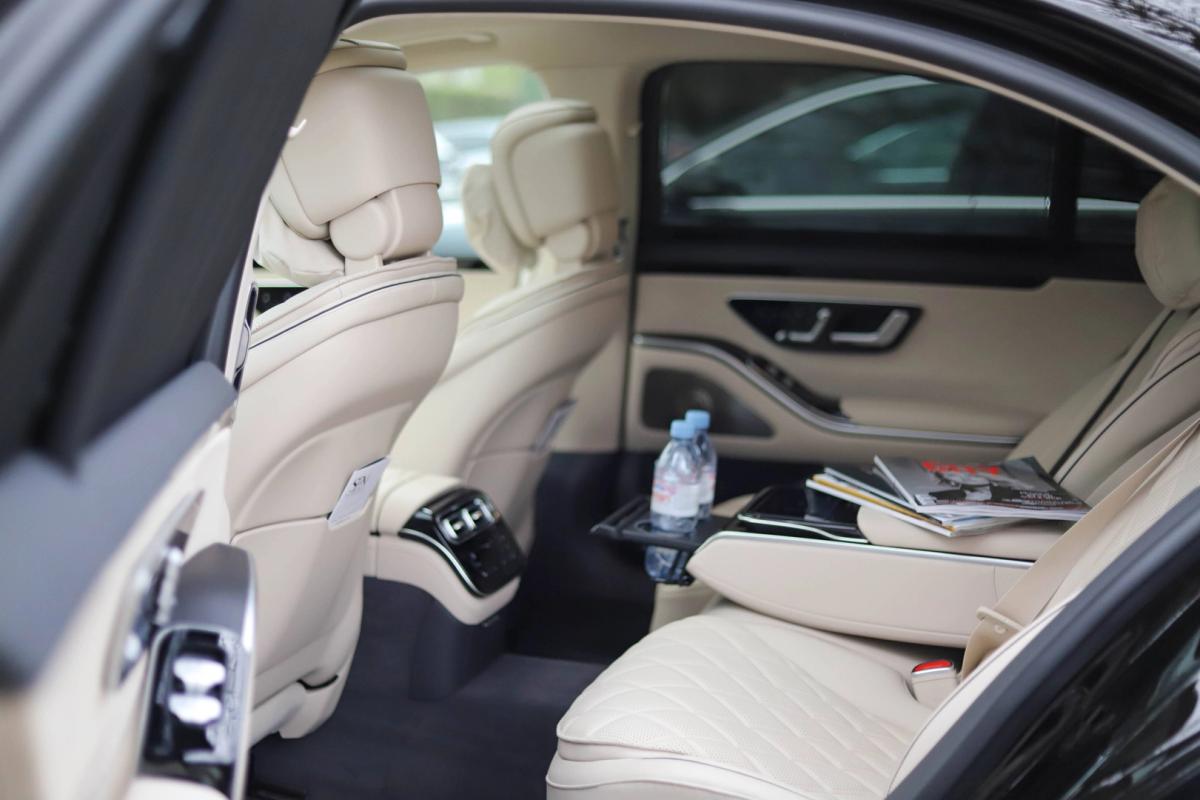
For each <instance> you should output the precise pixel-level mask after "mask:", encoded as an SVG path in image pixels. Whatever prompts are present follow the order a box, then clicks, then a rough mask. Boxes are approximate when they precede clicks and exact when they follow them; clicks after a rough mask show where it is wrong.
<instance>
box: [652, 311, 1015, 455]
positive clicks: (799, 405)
mask: <svg viewBox="0 0 1200 800" xmlns="http://www.w3.org/2000/svg"><path fill="white" fill-rule="evenodd" d="M633 344H634V346H636V347H645V348H647V349H649V350H670V351H674V352H679V353H689V354H691V355H697V356H704V357H706V358H710V359H712V360H713V361H717V362H720V363H721V364H723V365H725V366H726V367H729V368H730V369H732V370H733V371H734V372H736V373H738V374H739V375H741V376H742V377H743V378H745V379H746V380H747V381H749V382H750V383H752V384H754V385H755V387H757V388H758V389H759V390H760V391H762V392H763V393H764V394H766V395H768V396H769V397H771V399H773V400H774V401H775V402H777V403H779V405H781V406H783V407H784V408H785V409H787V410H788V411H790V412H791V413H792V414H794V415H795V416H797V417H799V418H800V419H802V420H804V421H805V422H807V423H809V424H810V425H813V426H814V427H817V428H821V429H822V430H826V431H829V432H831V433H838V434H844V435H847V436H870V437H874V438H881V439H915V440H918V441H924V442H951V443H955V444H971V445H982V446H992V447H1012V446H1013V445H1015V444H1016V443H1017V442H1019V441H1020V437H1018V436H1008V435H1005V434H991V433H953V432H950V431H923V430H913V429H910V428H890V427H885V426H882V425H863V424H860V423H857V422H854V421H853V420H850V419H848V418H846V417H842V416H838V415H835V414H829V413H827V412H825V411H822V410H821V409H819V408H814V407H813V406H811V405H809V404H808V403H804V402H802V401H800V400H797V399H796V398H794V397H792V396H791V395H789V394H787V393H786V392H784V391H783V390H782V389H780V388H779V387H778V386H776V385H775V384H774V383H773V382H772V381H771V380H770V379H769V378H767V377H766V376H765V375H762V374H760V373H759V372H757V371H756V370H754V369H751V368H750V366H748V365H747V364H746V363H745V362H743V361H742V360H741V359H738V358H735V357H734V356H732V355H730V354H729V353H727V352H725V351H724V350H722V349H721V348H719V347H715V346H713V345H711V344H709V343H707V342H702V341H697V340H695V339H688V338H686V337H675V336H655V335H653V334H642V333H639V334H635V335H634V337H633Z"/></svg>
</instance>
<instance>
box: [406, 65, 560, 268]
mask: <svg viewBox="0 0 1200 800" xmlns="http://www.w3.org/2000/svg"><path fill="white" fill-rule="evenodd" d="M418 77H419V78H420V81H421V85H422V86H423V87H424V88H425V95H426V97H428V99H429V110H430V113H431V114H432V115H433V127H434V131H435V132H436V134H437V147H438V160H439V161H440V162H441V170H442V187H441V190H440V194H441V197H442V217H443V220H444V222H443V231H442V238H441V239H439V240H438V243H437V244H436V245H435V246H434V252H435V253H438V254H439V255H444V256H451V257H453V258H457V259H459V260H460V262H463V261H467V262H470V261H474V260H475V259H476V256H475V253H474V252H473V251H472V250H471V247H470V245H469V244H468V243H467V238H466V234H465V233H464V231H463V216H462V205H461V203H460V189H461V186H462V177H463V174H464V173H465V172H466V170H467V168H468V167H470V166H471V165H472V164H487V163H489V162H490V161H491V149H490V143H491V139H492V134H493V133H494V132H495V131H496V126H497V125H499V124H500V120H501V119H503V118H504V115H505V114H507V113H508V112H510V111H512V110H513V109H515V108H519V107H520V106H523V105H525V104H527V103H532V102H535V101H537V100H543V99H545V98H546V89H545V86H543V85H542V82H541V80H540V79H539V78H538V76H537V75H536V74H534V73H533V72H532V71H530V70H528V69H525V68H524V67H519V66H515V65H510V64H500V65H492V66H486V67H466V68H462V69H452V70H441V71H437V72H426V73H423V74H421V75H418Z"/></svg>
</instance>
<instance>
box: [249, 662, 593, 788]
mask: <svg viewBox="0 0 1200 800" xmlns="http://www.w3.org/2000/svg"><path fill="white" fill-rule="evenodd" d="M359 655H363V653H361V652H360V654H359ZM360 666H366V665H364V664H360V663H358V659H357V658H356V663H355V665H354V668H353V669H351V671H350V680H349V683H348V684H347V686H346V692H345V694H344V695H343V696H342V701H341V703H340V704H339V706H338V709H337V712H336V713H335V714H334V715H333V717H331V718H330V720H329V721H328V722H326V723H325V724H324V725H323V726H322V727H321V728H320V729H318V730H317V731H316V732H314V733H312V734H310V735H309V736H306V737H304V738H302V739H296V740H284V739H281V738H279V737H278V736H272V737H270V738H268V739H265V740H264V741H263V742H261V743H260V744H259V745H257V746H256V747H255V748H254V751H253V752H254V762H253V763H254V766H253V769H254V778H255V779H256V780H257V781H261V782H263V783H267V784H274V785H277V786H282V787H287V788H289V789H295V790H300V791H303V792H305V793H306V794H307V797H308V798H309V800H368V798H369V799H370V800H378V799H379V798H388V799H389V800H391V798H426V799H427V800H438V798H480V799H481V800H482V799H483V798H542V797H545V793H546V789H545V783H544V778H545V774H546V768H547V767H548V766H549V764H550V759H551V758H552V757H553V755H554V748H555V745H556V739H555V735H554V727H555V725H556V724H557V723H558V720H559V718H560V717H561V716H562V714H563V712H564V711H566V709H567V706H569V705H570V704H571V702H572V701H573V700H574V699H575V697H576V696H578V694H579V693H580V692H581V691H583V689H584V688H585V687H586V686H587V685H588V684H589V683H590V682H591V681H592V680H593V679H594V678H595V677H596V675H598V674H599V673H600V670H601V669H602V667H601V666H599V665H597V664H585V663H580V662H576V661H563V660H557V659H547V658H536V657H532V656H523V655H516V654H506V655H503V656H501V657H500V658H499V660H498V661H496V662H495V663H493V664H492V665H491V666H490V667H488V668H487V669H486V670H485V671H484V672H483V673H481V674H480V675H478V676H477V677H476V678H475V679H474V680H472V681H471V682H470V683H468V684H467V685H466V686H464V687H463V688H461V689H459V690H458V691H457V692H456V693H455V694H453V695H451V696H450V697H448V698H446V699H444V700H440V701H436V702H419V701H415V700H411V699H408V698H407V697H405V696H403V693H401V692H392V691H389V690H388V689H387V688H386V686H387V684H386V680H385V678H386V676H381V675H378V674H376V675H371V674H368V671H367V670H360V669H359V667H360ZM372 671H373V670H372ZM356 676H358V678H359V679H358V680H356V679H355V678H356Z"/></svg>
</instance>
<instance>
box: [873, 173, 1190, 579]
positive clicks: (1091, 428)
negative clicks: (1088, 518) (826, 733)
mask: <svg viewBox="0 0 1200 800" xmlns="http://www.w3.org/2000/svg"><path fill="white" fill-rule="evenodd" d="M1136 251H1137V261H1138V266H1139V267H1140V269H1141V273H1142V277H1143V278H1144V280H1145V281H1146V285H1147V286H1148V287H1149V289H1150V291H1151V292H1152V293H1153V294H1154V296H1155V298H1157V299H1158V301H1159V302H1160V303H1162V305H1163V311H1162V313H1161V314H1160V315H1159V316H1158V317H1157V318H1156V319H1155V320H1154V321H1153V322H1151V324H1150V326H1149V327H1148V328H1147V330H1146V331H1145V332H1144V333H1143V334H1142V335H1141V336H1140V337H1139V339H1138V340H1137V341H1136V342H1134V344H1133V345H1132V346H1131V347H1130V349H1129V351H1128V352H1127V353H1126V354H1125V356H1124V357H1123V358H1122V359H1119V360H1118V361H1117V362H1116V363H1114V364H1112V365H1111V366H1110V367H1108V368H1107V369H1106V370H1104V371H1103V372H1102V373H1100V374H1099V375H1097V376H1096V377H1095V378H1093V379H1092V380H1091V381H1089V382H1088V383H1087V384H1086V385H1084V386H1083V387H1081V388H1080V389H1079V390H1078V391H1077V392H1076V393H1075V394H1074V395H1073V396H1072V397H1070V398H1069V399H1068V400H1067V401H1066V402H1064V403H1063V404H1062V405H1060V406H1059V407H1058V408H1057V409H1055V410H1054V411H1053V412H1051V414H1050V415H1049V416H1047V417H1046V419H1044V420H1043V421H1042V422H1041V423H1039V424H1038V425H1037V426H1036V427H1035V428H1034V429H1033V430H1032V431H1030V432H1029V434H1028V435H1026V436H1025V438H1024V439H1023V440H1022V441H1021V442H1020V443H1018V445H1017V446H1016V448H1014V449H1013V451H1012V453H1011V457H1013V458H1024V457H1026V456H1034V457H1035V458H1037V460H1038V463H1040V464H1042V465H1043V466H1044V467H1045V468H1046V469H1047V470H1048V471H1050V472H1051V474H1052V475H1054V477H1055V478H1056V479H1057V480H1058V482H1059V483H1061V484H1062V485H1063V486H1065V487H1066V488H1067V489H1069V490H1070V491H1072V492H1074V493H1075V494H1076V495H1078V496H1079V497H1082V498H1084V499H1085V500H1087V501H1088V502H1090V503H1095V502H1096V501H1097V500H1099V499H1100V498H1102V497H1104V496H1105V495H1106V494H1108V492H1109V490H1111V489H1112V487H1113V486H1115V485H1116V484H1118V483H1119V482H1120V481H1121V480H1123V479H1124V477H1125V476H1126V475H1128V474H1129V473H1130V472H1131V471H1133V470H1134V469H1136V468H1137V467H1138V466H1139V465H1140V463H1141V462H1142V461H1144V460H1145V459H1146V458H1147V457H1148V455H1149V451H1152V450H1153V449H1154V448H1155V446H1156V443H1160V440H1161V439H1162V437H1163V436H1164V435H1166V433H1167V432H1168V431H1170V430H1171V429H1173V428H1174V427H1176V426H1177V425H1179V423H1180V422H1182V421H1184V420H1186V419H1188V418H1190V417H1191V416H1192V415H1193V414H1195V413H1196V412H1197V411H1200V313H1197V312H1196V308H1197V306H1200V284H1197V277H1198V276H1200V197H1197V196H1196V195H1194V194H1192V193H1191V192H1190V191H1188V190H1187V189H1184V188H1183V187H1182V186H1180V185H1179V184H1177V183H1175V182H1174V181H1172V180H1171V179H1169V178H1164V179H1163V180H1162V181H1160V182H1159V183H1158V185H1157V186H1155V187H1154V188H1153V189H1152V190H1151V191H1150V192H1149V193H1148V194H1147V195H1146V197H1145V198H1144V199H1143V200H1142V202H1141V205H1140V206H1139V207H1138V213H1137V245H1136ZM1093 417H1094V419H1093ZM1089 423H1090V424H1089ZM859 525H860V527H861V528H862V529H863V531H864V533H866V535H867V536H868V538H870V539H871V541H873V542H875V543H876V544H884V545H895V546H901V547H918V548H921V549H939V550H940V549H946V548H947V547H948V546H957V545H954V544H953V543H952V542H948V541H947V540H946V539H945V538H944V537H941V536H938V535H937V534H934V533H927V532H925V531H923V530H921V529H919V528H916V527H915V526H912V525H908V524H907V523H904V522H900V521H898V520H893V519H892V518H891V517H888V516H886V515H884V514H882V513H879V512H874V511H867V510H866V509H863V510H862V511H861V512H860V513H859ZM1041 528H1042V529H1045V526H1041ZM1037 529H1038V526H1018V527H1017V528H1015V529H1013V530H1010V531H1008V532H1006V533H1004V534H1000V536H1001V537H1003V538H1007V539H1009V540H1010V541H1013V540H1014V537H1015V539H1017V540H1019V539H1021V538H1022V537H1024V538H1025V541H1017V542H1015V545H1010V546H1016V547H1018V548H1021V550H1018V551H1010V552H1009V553H1008V554H1010V555H1018V556H1021V557H1028V558H1036V557H1037V556H1038V555H1040V554H1041V553H1042V552H1044V551H1045V548H1046V547H1048V546H1049V544H1050V543H1051V542H1052V541H1053V538H1054V537H1053V535H1050V536H1038V535H1036V530H1037ZM1026 534H1034V535H1026ZM971 538H974V539H978V541H977V542H972V543H968V545H967V546H968V547H978V548H986V547H987V546H988V542H989V541H1000V539H998V538H997V537H996V536H988V537H971ZM964 541H965V540H964ZM1030 548H1032V549H1030Z"/></svg>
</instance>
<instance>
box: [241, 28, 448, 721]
mask: <svg viewBox="0 0 1200 800" xmlns="http://www.w3.org/2000/svg"><path fill="white" fill-rule="evenodd" d="M404 69H405V61H404V56H403V53H402V52H401V51H400V50H398V49H396V48H394V47H390V46H387V45H374V44H367V43H362V44H358V45H354V44H351V43H345V42H343V43H340V44H339V46H338V47H337V48H335V49H334V50H333V51H332V52H331V54H330V55H329V57H328V58H327V59H326V61H325V62H324V64H323V65H322V66H321V68H320V70H319V72H318V74H317V76H316V77H315V78H314V79H313V82H312V85H311V87H310V88H309V90H308V94H307V95H306V97H305V98H304V102H303V105H302V106H301V108H300V111H299V113H298V114H297V116H296V124H295V126H294V128H293V131H294V135H293V136H292V138H291V139H290V140H289V141H288V142H287V144H286V145H285V147H284V148H283V153H282V155H281V156H280V160H279V163H278V165H277V166H276V169H275V172H274V174H273V175H272V177H271V181H270V184H269V186H268V191H267V201H266V202H265V203H264V207H263V210H262V216H261V219H260V223H259V228H258V233H257V239H256V244H255V250H254V257H255V260H256V261H257V262H258V263H259V264H261V265H262V266H264V267H266V268H267V269H269V270H272V271H274V272H277V273H279V274H281V275H284V276H286V277H288V278H290V279H292V280H294V281H297V282H299V283H301V284H303V285H306V286H311V287H312V288H310V289H307V290H306V291H304V292H301V293H300V294H298V295H297V296H295V297H293V298H292V299H290V300H289V301H287V302H285V303H283V304H281V305H279V306H277V307H275V308H272V309H271V310H270V311H267V312H266V313H264V314H263V315H262V316H260V317H259V318H258V320H257V321H256V322H255V325H254V330H253V334H252V337H251V341H250V348H249V353H248V358H247V361H246V365H245V372H244V378H243V383H242V390H241V398H240V400H239V402H238V407H237V419H236V421H235V424H234V429H233V452H232V456H231V463H230V471H229V478H228V496H229V501H230V508H231V511H232V523H233V541H234V543H235V544H237V545H238V546H240V547H244V548H245V549H246V550H248V551H249V552H250V553H251V554H252V556H253V557H254V563H255V569H256V573H257V599H258V638H257V644H258V647H257V653H256V657H257V662H258V670H257V671H258V674H257V677H256V679H255V687H254V688H255V706H256V707H255V711H254V718H253V729H254V734H255V736H256V738H257V737H261V736H262V735H265V734H266V733H270V732H271V731H274V730H281V731H282V732H283V734H284V735H285V736H299V735H302V734H304V733H306V732H307V731H309V730H311V729H312V728H313V727H315V726H316V725H318V724H320V722H322V721H323V720H324V719H325V718H326V717H327V716H328V715H329V714H330V713H331V712H332V710H333V707H334V705H335V704H336V701H337V699H338V696H339V695H340V693H341V690H342V688H343V687H344V685H345V677H346V673H347V670H348V669H349V665H350V660H351V656H352V654H353V652H354V647H355V644H356V642H357V639H358V629H359V620H360V616H361V609H362V564H363V558H364V548H365V544H366V537H367V534H368V527H369V523H368V512H369V509H366V510H364V511H359V512H358V513H357V514H355V515H353V516H351V517H350V518H349V519H348V520H346V521H342V522H340V524H336V525H331V524H330V520H329V519H327V517H328V516H329V514H330V512H331V510H332V509H333V508H334V507H335V504H336V503H337V502H338V499H339V496H340V495H341V493H342V491H343V488H344V487H345V486H346V484H347V480H348V479H349V478H350V476H351V474H352V473H353V472H354V471H355V470H358V469H360V468H361V467H364V466H366V465H368V464H371V463H372V462H375V461H378V460H379V459H381V458H383V457H384V456H386V455H387V452H388V448H389V446H390V445H391V443H392V442H393V441H394V439H395V436H396V434H397V433H398V431H399V430H400V427H401V426H402V425H403V424H404V422H405V420H406V419H407V418H408V416H409V415H410V414H411V413H412V410H413V408H415V407H416V404H417V403H418V402H420V400H421V398H422V397H424V396H425V394H426V393H427V392H428V391H429V389H430V388H431V387H432V386H433V384H434V382H436V380H437V378H438V376H439V375H440V374H441V372H442V369H443V367H444V366H445V364H446V361H447V359H448V358H449V355H450V349H451V346H452V344H453V341H454V333H455V330H456V327H457V314H458V301H459V300H460V299H461V297H462V292H463V286H462V279H461V278H460V277H459V276H458V275H457V274H455V272H454V263H453V262H452V261H449V260H447V259H442V258H436V257H432V256H430V255H429V254H428V251H429V248H430V247H431V246H432V244H433V242H434V241H435V240H436V239H437V238H438V235H439V233H440V231H441V226H442V220H441V205H440V202H439V200H438V196H437V187H438V183H439V181H440V176H439V172H438V160H437V152H436V149H435V145H434V138H433V125H432V122H431V120H430V116H429V110H428V108H427V106H426V102H425V96H424V93H423V91H422V89H421V86H420V84H419V83H418V82H417V81H416V79H415V78H413V77H412V76H410V75H409V74H407V73H406V72H405V71H404ZM367 499H368V500H369V496H368V497H367Z"/></svg>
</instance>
